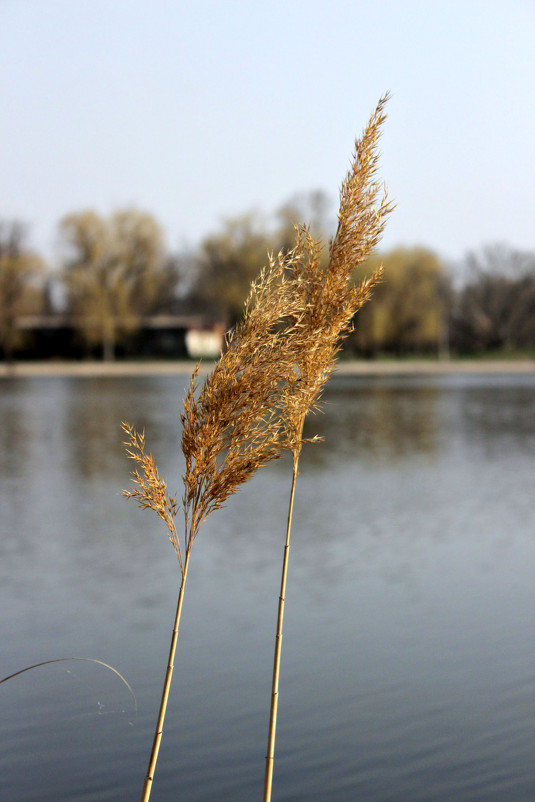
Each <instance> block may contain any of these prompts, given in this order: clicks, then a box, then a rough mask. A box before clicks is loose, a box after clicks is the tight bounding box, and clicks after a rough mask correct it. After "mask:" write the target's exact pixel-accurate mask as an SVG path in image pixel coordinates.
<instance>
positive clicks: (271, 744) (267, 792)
mask: <svg viewBox="0 0 535 802" xmlns="http://www.w3.org/2000/svg"><path fill="white" fill-rule="evenodd" d="M298 465H299V454H294V462H293V474H292V489H291V491H290V503H289V506H288V523H287V526H286V543H285V545H284V554H283V558H282V576H281V592H280V596H279V611H278V616H277V633H276V635H275V655H274V658H273V678H272V684H271V709H270V714H269V734H268V747H267V754H266V771H265V776H264V802H271V786H272V782H273V764H274V761H275V732H276V729H277V707H278V702H279V674H280V662H281V648H282V624H283V619H284V602H285V596H286V577H287V574H288V557H289V554H290V531H291V528H292V515H293V506H294V497H295V484H296V481H297V476H298Z"/></svg>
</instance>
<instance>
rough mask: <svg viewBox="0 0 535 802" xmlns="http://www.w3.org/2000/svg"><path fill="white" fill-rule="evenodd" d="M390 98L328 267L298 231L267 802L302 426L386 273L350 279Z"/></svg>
mask: <svg viewBox="0 0 535 802" xmlns="http://www.w3.org/2000/svg"><path fill="white" fill-rule="evenodd" d="M387 99H388V98H387V96H385V97H384V98H382V99H381V100H380V101H379V103H378V105H377V108H376V109H375V112H374V114H373V115H372V116H371V118H370V120H369V123H368V126H367V127H366V129H365V131H364V133H363V135H362V137H361V139H359V140H357V142H356V144H355V153H354V155H353V159H352V163H351V167H350V169H349V172H348V174H347V176H346V178H345V181H344V182H343V184H342V188H341V191H340V209H339V212H338V228H337V231H336V235H335V236H334V238H333V239H332V240H331V243H330V246H329V262H328V265H327V266H326V267H325V268H323V267H322V265H321V260H320V244H319V243H318V242H315V241H314V240H313V239H312V237H311V236H310V233H309V231H308V230H307V229H305V228H302V229H300V230H299V231H298V237H297V245H296V249H297V251H298V252H299V254H300V259H298V260H297V261H296V263H295V265H294V269H293V272H292V276H291V284H292V287H293V289H294V292H295V294H296V296H297V298H298V299H299V301H297V302H294V307H295V308H298V309H299V310H300V314H299V320H298V321H297V320H295V321H293V324H294V325H293V326H291V328H290V329H289V331H288V340H289V341H290V342H291V343H292V347H293V353H294V365H293V372H292V374H291V378H290V381H289V383H288V386H287V387H286V388H285V392H284V401H283V419H284V425H285V435H286V444H287V447H288V448H289V449H290V451H291V452H292V456H293V474H292V483H291V489H290V503H289V508H288V521H287V527H286V542H285V545H284V552H283V561H282V574H281V586H280V594H279V605H278V615H277V629H276V634H275V654H274V660H273V675H272V686H271V707H270V716H269V731H268V746H267V754H266V765H265V775H264V802H270V800H271V790H272V783H273V764H274V759H275V733H276V727H277V710H278V698H279V675H280V659H281V646H282V625H283V617H284V605H285V597H286V580H287V573H288V558H289V550H290V532H291V525H292V516H293V504H294V496H295V486H296V481H297V476H298V468H299V457H300V454H301V450H302V447H303V443H304V442H305V441H304V440H303V425H304V421H305V417H306V415H307V414H308V412H310V410H312V409H314V408H316V407H317V406H318V403H319V400H320V397H321V393H322V391H323V388H324V386H325V383H326V381H327V379H328V378H329V376H330V374H331V373H332V371H333V368H334V366H335V362H336V356H337V354H338V352H339V350H340V347H341V342H342V339H343V337H344V336H346V335H347V334H348V333H349V332H350V331H351V328H352V321H353V317H354V315H355V313H356V312H357V311H358V310H359V309H360V308H361V306H362V305H363V304H364V303H365V302H366V301H367V300H368V299H369V298H370V295H371V293H372V290H373V287H374V286H375V285H376V284H377V283H378V282H379V281H380V280H381V277H382V269H381V268H379V269H378V270H377V271H375V272H374V273H373V274H372V275H371V276H370V278H368V279H367V280H366V281H364V282H363V283H361V284H360V286H355V284H354V283H353V281H352V276H353V271H354V270H355V268H356V267H357V266H358V265H359V264H361V263H362V262H363V261H364V260H365V259H366V257H367V256H368V255H369V254H370V252H371V251H372V249H373V248H374V247H375V246H376V245H377V243H378V242H379V239H380V238H381V235H382V233H383V229H384V225H385V221H386V217H387V215H388V214H389V213H390V211H391V210H392V205H391V204H390V203H389V201H388V198H387V192H386V189H385V190H384V192H383V191H382V189H381V185H380V184H379V182H378V181H377V178H376V175H377V167H378V152H377V144H378V140H379V135H380V129H381V126H382V124H383V122H384V120H385V112H384V107H385V104H386V102H387ZM314 439H315V438H314Z"/></svg>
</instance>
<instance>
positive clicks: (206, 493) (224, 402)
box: [122, 248, 302, 802]
mask: <svg viewBox="0 0 535 802" xmlns="http://www.w3.org/2000/svg"><path fill="white" fill-rule="evenodd" d="M298 259H299V252H298V249H297V248H295V249H293V250H292V251H290V252H289V253H287V254H283V253H280V254H278V256H276V257H274V256H273V255H271V256H270V257H269V263H268V266H267V267H266V268H264V269H263V270H262V271H261V272H260V275H259V277H258V279H257V280H256V282H254V283H253V285H252V287H251V291H250V294H249V297H248V298H247V300H246V302H245V308H244V315H243V319H242V321H241V322H240V323H239V324H238V325H237V326H236V328H235V329H234V331H233V332H232V333H230V334H229V335H228V337H227V342H226V349H225V351H224V353H223V354H222V355H221V358H220V359H219V361H218V362H217V363H216V365H215V367H214V369H213V370H212V372H211V373H210V374H209V375H208V376H207V377H206V379H205V381H204V384H203V386H202V387H201V388H200V389H199V387H198V366H197V368H196V369H195V370H194V372H193V375H192V378H191V382H190V386H189V389H188V391H187V392H186V396H185V400H184V407H183V412H182V414H181V416H180V417H181V423H182V442H181V445H182V451H183V454H184V457H185V461H186V468H185V472H184V474H183V477H182V478H183V483H184V492H183V497H182V509H183V514H184V537H183V541H182V542H181V539H180V537H179V535H178V532H177V528H176V524H175V518H176V515H177V513H178V510H179V504H178V502H177V498H176V496H171V495H170V494H169V492H168V489H167V483H166V481H165V480H163V479H161V477H160V475H159V472H158V468H157V466H156V464H155V461H154V458H153V457H152V454H150V453H149V452H147V450H146V445H145V435H144V433H143V432H137V431H136V429H135V428H134V427H133V426H131V425H130V424H128V423H123V425H122V426H123V431H124V433H125V434H126V443H125V445H126V448H127V455H128V456H129V458H130V459H132V460H133V461H134V462H135V463H136V467H135V468H134V470H133V472H132V481H133V484H134V489H133V490H125V491H123V492H124V495H125V496H126V497H127V498H133V499H135V500H136V501H137V502H138V504H139V506H140V507H141V508H143V509H152V510H154V512H155V513H156V514H157V515H158V516H159V517H160V518H161V519H162V520H163V521H164V523H165V524H166V526H167V531H168V535H169V539H170V541H171V543H172V545H173V547H174V549H175V552H176V555H177V558H178V562H179V566H180V575H181V581H180V587H179V592H178V600H177V608H176V613H175V622H174V627H173V634H172V638H171V644H170V649H169V658H168V662H167V670H166V674H165V679H164V687H163V692H162V698H161V703H160V709H159V713H158V720H157V723H156V730H155V734H154V740H153V746H152V751H151V756H150V759H149V765H148V769H147V774H146V776H145V781H144V786H143V793H142V796H141V800H142V802H146V800H148V799H149V796H150V792H151V788H152V782H153V777H154V771H155V767H156V762H157V759H158V752H159V748H160V742H161V739H162V734H163V724H164V719H165V712H166V708H167V701H168V696H169V690H170V686H171V679H172V674H173V667H174V657H175V651H176V645H177V639H178V629H179V624H180V617H181V613H182V605H183V600H184V590H185V585H186V579H187V574H188V566H189V560H190V555H191V549H192V545H193V542H194V540H195V538H196V537H197V535H198V533H199V530H200V528H201V526H202V524H203V523H204V521H205V520H206V518H207V516H208V515H209V514H210V513H211V512H213V511H214V510H217V509H219V508H220V507H221V506H222V505H223V504H224V503H225V501H226V500H227V499H228V497H229V496H230V495H232V494H233V493H234V492H236V490H237V489H238V488H239V487H240V486H241V485H242V484H243V483H244V482H246V481H247V480H248V479H249V478H250V477H251V476H252V475H253V474H254V473H255V472H256V471H257V470H258V469H259V468H261V467H262V466H263V465H265V464H266V463H268V462H270V461H271V460H274V459H277V458H279V457H280V456H281V455H282V453H283V451H284V447H285V424H284V421H283V419H282V417H281V408H282V398H283V392H284V388H285V387H286V386H287V384H288V381H289V378H290V376H291V375H293V350H292V347H291V339H289V336H288V335H290V334H291V332H292V331H293V330H294V329H295V328H296V327H298V326H299V325H300V319H301V317H302V311H301V310H299V309H298V308H297V307H296V306H295V304H296V303H297V302H298V301H299V298H298V296H297V295H296V294H295V292H294V291H293V288H292V286H291V283H290V282H289V281H288V279H287V274H288V273H289V272H291V271H292V269H293V265H294V263H295V262H296V261H297V260H298Z"/></svg>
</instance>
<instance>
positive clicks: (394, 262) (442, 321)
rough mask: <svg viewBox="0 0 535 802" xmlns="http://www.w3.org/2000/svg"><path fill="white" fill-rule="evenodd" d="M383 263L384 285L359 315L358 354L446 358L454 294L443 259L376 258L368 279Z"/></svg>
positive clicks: (408, 254)
mask: <svg viewBox="0 0 535 802" xmlns="http://www.w3.org/2000/svg"><path fill="white" fill-rule="evenodd" d="M379 263H382V264H383V266H384V280H383V283H382V284H381V285H380V286H379V287H377V288H376V289H375V290H374V300H373V304H369V305H368V306H367V307H364V308H363V309H362V310H361V312H360V313H359V317H358V323H357V326H356V330H355V333H354V334H353V337H352V339H351V345H352V347H353V349H354V350H356V351H358V352H359V353H362V354H366V355H369V356H371V355H374V354H376V353H377V352H389V353H393V354H396V355H400V354H406V353H415V352H419V353H425V352H427V353H429V352H434V353H437V352H438V353H439V354H444V353H445V352H446V351H447V340H448V330H447V321H448V315H449V309H450V305H451V298H452V290H451V286H450V281H449V278H448V276H447V274H446V272H445V270H444V268H443V265H442V263H441V262H440V260H439V259H438V257H437V256H436V255H435V254H434V253H432V252H431V251H428V250H425V249H424V248H397V249H395V250H393V251H390V252H389V253H386V254H383V255H377V256H375V255H374V256H373V257H371V258H370V259H369V260H368V261H367V262H366V263H365V264H364V266H363V271H364V273H369V272H371V271H372V270H373V269H374V268H375V267H376V266H377V265H378V264H379Z"/></svg>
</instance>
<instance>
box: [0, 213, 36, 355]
mask: <svg viewBox="0 0 535 802" xmlns="http://www.w3.org/2000/svg"><path fill="white" fill-rule="evenodd" d="M25 240H26V236H25V230H24V227H23V226H22V225H21V224H20V223H11V224H6V223H4V224H0V346H1V348H2V353H3V356H4V359H5V360H6V361H7V362H11V361H12V360H13V355H14V352H15V349H16V348H18V347H20V346H21V345H22V344H23V340H24V334H23V330H22V328H21V327H20V326H19V325H18V323H19V321H20V318H21V317H22V316H24V315H31V314H37V313H39V312H40V311H41V310H42V306H43V290H42V287H41V286H40V285H39V284H38V283H37V280H38V278H39V274H40V273H41V272H42V269H43V263H42V260H41V259H40V258H39V257H38V256H37V255H36V254H35V253H33V252H32V251H31V250H30V249H29V248H28V246H27V245H26V241H25Z"/></svg>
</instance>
